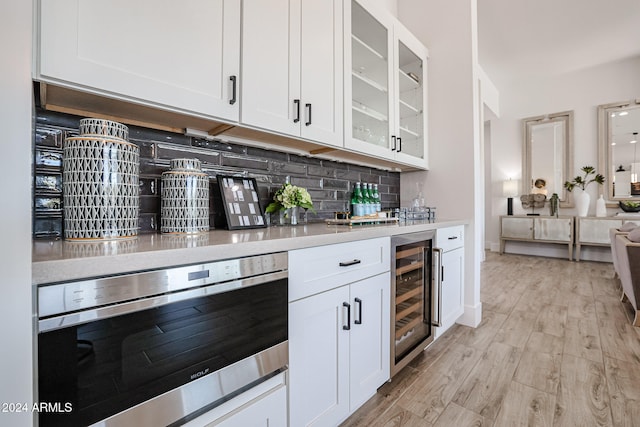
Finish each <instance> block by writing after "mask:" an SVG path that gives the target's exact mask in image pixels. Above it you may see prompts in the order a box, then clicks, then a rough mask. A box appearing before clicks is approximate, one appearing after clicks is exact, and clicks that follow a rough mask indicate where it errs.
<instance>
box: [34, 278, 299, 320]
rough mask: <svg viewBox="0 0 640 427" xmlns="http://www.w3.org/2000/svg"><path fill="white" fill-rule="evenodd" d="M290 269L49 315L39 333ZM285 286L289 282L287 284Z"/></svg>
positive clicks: (249, 283) (219, 289)
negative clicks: (59, 314)
mask: <svg viewBox="0 0 640 427" xmlns="http://www.w3.org/2000/svg"><path fill="white" fill-rule="evenodd" d="M287 276H288V272H287V271H279V272H277V273H270V274H263V275H261V276H257V277H250V278H247V279H242V280H234V281H232V282H226V283H218V284H215V285H211V286H206V287H202V288H196V289H190V290H185V291H179V292H175V293H169V294H164V295H159V296H155V297H149V298H144V299H139V300H135V301H129V302H124V303H120V304H115V305H110V306H106V307H97V308H92V309H89V310H83V311H79V312H74V313H68V314H63V315H61V316H55V317H50V318H47V319H41V320H39V321H38V332H47V331H52V330H55V329H61V328H66V327H69V326H74V325H79V324H82V323H87V322H92V321H96V320H101V319H106V318H108V317H114V316H119V315H123V314H127V313H133V312H136V311H141V310H146V309H149V308H153V307H159V306H162V305H166V304H171V303H174V302H178V301H184V300H188V299H192V298H198V297H204V296H208V295H215V294H219V293H222V292H227V291H231V290H235V289H240V288H248V287H251V286H258V285H262V284H265V283H270V282H274V281H276V280H281V279H286V278H287ZM285 286H286V285H285Z"/></svg>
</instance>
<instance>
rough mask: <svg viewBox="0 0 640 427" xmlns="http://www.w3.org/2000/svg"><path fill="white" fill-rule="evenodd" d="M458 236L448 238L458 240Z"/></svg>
mask: <svg viewBox="0 0 640 427" xmlns="http://www.w3.org/2000/svg"><path fill="white" fill-rule="evenodd" d="M457 238H458V236H451V237H448V239H449V240H456V239H457Z"/></svg>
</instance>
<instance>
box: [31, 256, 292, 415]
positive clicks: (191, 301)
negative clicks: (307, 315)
mask: <svg viewBox="0 0 640 427" xmlns="http://www.w3.org/2000/svg"><path fill="white" fill-rule="evenodd" d="M287 272H288V268H287V254H286V253H277V254H270V255H263V256H256V257H248V258H241V259H234V260H226V261H219V262H212V263H208V264H201V265H192V266H186V267H178V268H171V269H165V270H154V271H147V272H140V273H135V274H127V275H122V276H113V277H108V278H97V279H91V280H83V281H78V282H70V283H61V284H51V285H44V286H40V287H39V288H38V317H39V320H38V343H37V346H38V349H37V353H38V373H37V375H38V397H37V399H38V401H39V402H50V403H55V402H59V403H60V404H61V407H63V408H71V411H70V412H64V411H59V412H57V413H44V412H43V413H41V414H40V415H39V425H40V426H45V427H46V426H65V427H69V426H86V425H93V424H96V425H101V426H132V425H135V426H137V427H141V426H154V427H155V426H160V425H163V426H164V425H179V424H182V423H184V422H186V421H189V420H190V419H193V418H195V417H197V416H198V415H200V414H202V413H204V412H206V411H208V410H209V409H211V408H213V407H215V406H216V405H218V404H220V403H222V402H224V401H226V400H228V399H230V398H231V397H233V396H235V395H237V394H239V393H241V392H242V391H244V390H247V389H249V388H250V387H252V386H254V385H256V384H258V383H260V382H261V381H264V380H266V379H268V378H271V377H272V376H274V375H276V374H278V373H280V372H282V371H284V370H285V369H286V368H287V365H288V347H287V344H288V342H287V327H288V325H287V300H288V298H287V287H288V284H287Z"/></svg>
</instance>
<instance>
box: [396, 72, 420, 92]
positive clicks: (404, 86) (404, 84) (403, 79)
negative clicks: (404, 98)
mask: <svg viewBox="0 0 640 427" xmlns="http://www.w3.org/2000/svg"><path fill="white" fill-rule="evenodd" d="M399 75H400V79H399V80H400V81H399V83H400V91H401V92H404V91H407V90H411V89H416V88H419V87H422V84H421V83H420V82H419V81H417V80H415V79H414V78H413V77H411V76H410V75H409V74H407V73H405V72H404V71H402V70H399Z"/></svg>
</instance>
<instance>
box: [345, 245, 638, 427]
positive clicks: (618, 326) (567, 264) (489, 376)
mask: <svg viewBox="0 0 640 427" xmlns="http://www.w3.org/2000/svg"><path fill="white" fill-rule="evenodd" d="M613 277H614V274H613V266H612V264H609V263H597V262H584V261H581V262H571V261H567V260H561V259H549V258H542V257H527V256H520V255H509V254H505V255H498V254H496V253H493V252H488V253H487V259H486V261H485V262H484V263H483V264H482V278H481V280H482V288H481V300H482V304H483V313H482V316H483V320H482V323H481V324H480V326H479V327H478V328H476V329H473V328H468V327H465V326H461V325H455V326H453V327H452V328H451V329H450V330H449V331H447V333H446V334H445V335H443V336H442V337H441V338H439V339H438V340H437V341H436V342H435V343H433V344H432V345H431V346H430V347H429V348H428V349H427V350H425V351H424V353H423V354H422V355H420V356H419V357H418V358H417V359H416V360H414V361H413V362H412V363H411V364H409V366H407V367H406V368H405V369H403V370H402V371H401V372H400V373H399V374H398V375H397V376H396V377H394V378H393V380H392V381H391V382H389V383H387V384H385V385H384V386H382V387H381V388H380V389H379V390H378V393H377V394H376V395H375V396H374V397H372V398H371V399H370V400H369V401H368V402H367V403H366V404H365V405H364V406H363V407H362V408H360V409H359V410H358V411H357V412H356V413H354V414H353V415H352V416H351V417H350V418H349V419H347V420H346V421H345V422H344V423H343V424H342V426H343V427H355V426H362V427H364V426H366V427H370V426H380V427H392V426H393V427H400V426H406V427H416V426H425V427H428V426H442V427H450V426H455V427H464V426H493V427H503V426H508V427H511V426H576V427H583V426H584V427H591V426H640V328H634V327H633V326H631V319H630V313H629V308H630V306H629V305H628V303H625V304H623V303H621V302H620V298H619V297H620V290H619V285H618V281H617V279H614V278H613Z"/></svg>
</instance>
